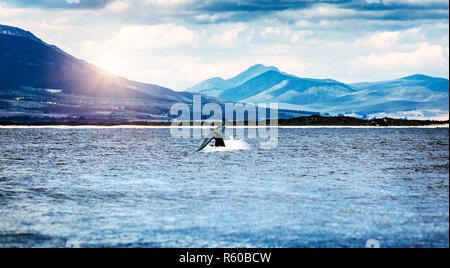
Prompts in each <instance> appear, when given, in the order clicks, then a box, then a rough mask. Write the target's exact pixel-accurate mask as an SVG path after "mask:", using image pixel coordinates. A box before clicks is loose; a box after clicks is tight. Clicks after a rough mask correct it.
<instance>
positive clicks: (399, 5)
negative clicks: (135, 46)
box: [2, 0, 449, 23]
mask: <svg viewBox="0 0 450 268" xmlns="http://www.w3.org/2000/svg"><path fill="white" fill-rule="evenodd" d="M115 1H116V0H34V1H29V0H4V3H6V4H8V5H10V6H20V7H35V8H36V7H37V8H41V9H55V8H57V9H101V8H104V7H105V6H106V5H107V4H109V3H111V2H115ZM121 1H124V2H127V3H128V4H129V6H130V7H131V8H130V9H129V10H128V14H126V15H124V16H127V17H129V18H131V19H133V20H142V21H143V22H144V21H145V22H148V21H149V20H156V21H159V20H168V19H169V20H174V21H178V20H181V21H182V20H185V21H188V22H193V23H220V22H246V21H251V20H257V19H259V18H261V17H264V16H270V15H271V14H273V13H277V12H280V11H287V10H289V11H300V10H303V11H305V10H306V11H308V10H313V8H315V7H317V6H321V5H328V6H330V5H331V6H333V7H335V8H337V9H347V10H353V11H355V13H356V14H352V15H351V16H349V15H346V16H342V17H336V16H333V15H332V14H331V15H330V14H327V15H323V16H322V17H321V18H320V17H319V18H316V19H318V20H326V19H328V18H329V16H333V17H332V19H334V20H339V19H362V20H365V19H366V20H387V21H411V20H442V19H443V20H448V18H449V11H448V8H449V2H448V1H444V0H442V1H441V0H432V1H430V0H423V1H420V0H415V1H408V0H398V1H397V0H192V1H188V2H187V3H186V2H183V1H181V2H179V3H177V2H172V3H171V4H170V5H158V4H157V3H158V1H154V2H144V1H143V0H142V1H140V0H121ZM2 2H3V1H2ZM161 2H163V1H160V2H159V3H161ZM155 3H156V4H155ZM160 10H164V12H159V11H160ZM312 12H313V11H312ZM214 14H217V15H219V16H217V18H216V19H214V20H213V21H207V20H206V21H199V20H197V19H196V17H198V16H199V15H214ZM221 14H226V16H222V15H221ZM319 16H320V14H319ZM279 19H281V20H283V18H282V17H279ZM287 20H289V19H287Z"/></svg>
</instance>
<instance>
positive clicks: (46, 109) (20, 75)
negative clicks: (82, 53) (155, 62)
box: [0, 25, 313, 123]
mask: <svg viewBox="0 0 450 268" xmlns="http://www.w3.org/2000/svg"><path fill="white" fill-rule="evenodd" d="M238 82H240V81H237V82H236V83H238ZM193 95H194V94H193V93H190V92H176V91H173V90H171V89H168V88H165V87H161V86H158V85H153V84H145V83H140V82H136V81H132V80H129V79H126V78H123V77H121V76H118V75H115V74H112V73H110V72H107V71H105V70H103V69H101V68H99V67H96V66H95V65H93V64H90V63H88V62H85V61H83V60H80V59H77V58H75V57H73V56H71V55H69V54H68V53H65V52H64V51H62V50H61V49H59V48H58V47H56V46H53V45H49V44H47V43H45V42H44V41H42V40H41V39H39V38H38V37H36V36H35V35H33V34H32V33H30V32H28V31H24V30H22V29H19V28H16V27H11V26H4V25H0V118H4V119H3V121H8V122H17V123H27V122H30V123H33V122H41V121H58V122H64V121H70V122H74V121H75V122H85V123H96V122H101V123H122V122H129V121H167V120H170V119H171V118H173V117H171V116H170V108H171V106H172V105H173V104H175V103H186V104H188V105H190V106H191V107H192V104H193ZM201 98H202V103H203V104H206V103H211V102H213V103H218V104H220V105H221V106H222V107H223V106H224V103H223V101H221V100H220V99H217V98H215V97H209V96H207V95H201ZM191 113H192V109H191ZM311 114H313V113H307V112H301V111H283V110H281V112H280V117H282V118H290V117H296V116H301V115H311ZM177 116H178V115H177ZM177 116H174V117H177ZM191 117H192V114H191Z"/></svg>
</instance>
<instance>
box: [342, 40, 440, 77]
mask: <svg viewBox="0 0 450 268" xmlns="http://www.w3.org/2000/svg"><path fill="white" fill-rule="evenodd" d="M350 64H351V65H352V66H353V67H354V68H355V69H356V68H361V69H362V70H365V71H368V70H369V71H372V72H391V71H395V72H399V71H401V72H410V73H418V72H424V73H426V71H427V70H429V68H436V67H437V68H439V69H444V70H445V69H447V71H448V58H447V59H446V57H445V54H444V47H442V46H439V45H431V44H428V43H421V44H419V45H418V47H417V49H416V50H413V51H409V52H382V53H372V54H370V55H369V56H360V57H357V58H356V59H354V60H352V61H350Z"/></svg>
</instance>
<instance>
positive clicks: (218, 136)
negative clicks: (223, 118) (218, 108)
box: [195, 122, 225, 152]
mask: <svg viewBox="0 0 450 268" xmlns="http://www.w3.org/2000/svg"><path fill="white" fill-rule="evenodd" d="M224 131H225V122H222V125H221V126H218V127H216V128H215V129H214V130H213V131H212V132H211V133H209V135H208V136H207V137H206V138H205V140H204V141H203V143H202V144H201V145H200V147H199V148H198V149H197V151H195V152H198V151H201V150H203V149H204V148H205V147H206V146H207V145H208V144H209V143H210V142H211V141H212V140H215V144H214V146H215V147H225V142H224V140H223V137H222V133H223V132H224Z"/></svg>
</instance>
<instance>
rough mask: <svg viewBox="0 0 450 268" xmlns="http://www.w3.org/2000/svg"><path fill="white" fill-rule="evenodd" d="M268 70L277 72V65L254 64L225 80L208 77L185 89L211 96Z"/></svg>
mask: <svg viewBox="0 0 450 268" xmlns="http://www.w3.org/2000/svg"><path fill="white" fill-rule="evenodd" d="M268 71H274V72H279V70H278V68H277V67H274V66H265V65H263V64H255V65H253V66H251V67H249V68H248V69H247V70H245V71H244V72H242V73H240V74H238V75H236V76H234V77H232V78H230V79H227V80H225V79H223V78H221V77H214V78H210V79H207V80H205V81H203V82H200V83H198V84H196V85H195V86H193V87H191V88H188V89H186V91H190V92H198V93H204V94H208V95H211V96H218V95H219V94H220V92H221V91H223V90H226V89H229V88H233V87H237V86H240V85H242V84H243V83H245V82H247V81H249V80H251V79H253V78H255V77H257V76H259V75H261V74H263V73H265V72H268Z"/></svg>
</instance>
